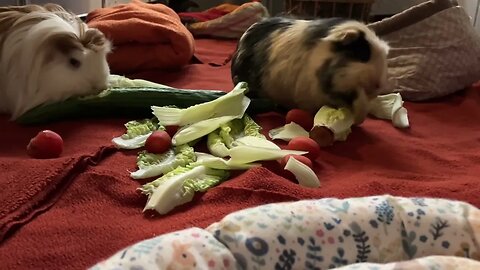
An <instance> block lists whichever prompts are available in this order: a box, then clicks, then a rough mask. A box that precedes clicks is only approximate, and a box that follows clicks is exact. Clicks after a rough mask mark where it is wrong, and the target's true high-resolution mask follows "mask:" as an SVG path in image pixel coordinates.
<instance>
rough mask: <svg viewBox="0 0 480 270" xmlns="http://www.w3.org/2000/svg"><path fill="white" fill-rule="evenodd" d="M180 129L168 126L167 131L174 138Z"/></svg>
mask: <svg viewBox="0 0 480 270" xmlns="http://www.w3.org/2000/svg"><path fill="white" fill-rule="evenodd" d="M178 129H179V126H166V127H165V131H166V132H167V133H168V135H170V137H173V136H174V135H175V133H177V131H178Z"/></svg>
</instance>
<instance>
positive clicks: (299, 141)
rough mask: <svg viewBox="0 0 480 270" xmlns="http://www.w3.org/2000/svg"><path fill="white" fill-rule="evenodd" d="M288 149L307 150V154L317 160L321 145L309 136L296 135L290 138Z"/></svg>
mask: <svg viewBox="0 0 480 270" xmlns="http://www.w3.org/2000/svg"><path fill="white" fill-rule="evenodd" d="M286 148H287V149H288V150H296V151H307V152H308V153H307V154H305V156H306V157H308V158H309V159H310V160H316V159H317V158H318V156H320V146H319V145H318V143H317V142H315V141H314V140H313V139H311V138H309V137H296V138H293V139H292V140H290V141H289V142H288V144H287V147H286Z"/></svg>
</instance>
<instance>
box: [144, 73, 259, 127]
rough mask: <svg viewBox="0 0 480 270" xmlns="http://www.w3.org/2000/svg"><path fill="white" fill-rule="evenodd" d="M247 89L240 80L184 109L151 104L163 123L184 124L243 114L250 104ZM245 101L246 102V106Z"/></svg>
mask: <svg viewBox="0 0 480 270" xmlns="http://www.w3.org/2000/svg"><path fill="white" fill-rule="evenodd" d="M247 90H248V87H247V84H246V83H243V82H241V83H238V84H237V85H236V86H235V88H234V89H233V90H232V91H230V92H228V93H227V94H225V95H223V96H221V97H219V98H216V99H215V100H212V101H209V102H204V103H201V104H197V105H194V106H190V107H188V108H185V109H182V108H174V107H166V106H164V107H158V106H152V111H153V114H154V115H155V116H156V117H157V118H158V119H159V120H160V122H161V123H163V124H164V125H177V126H185V125H189V124H193V123H198V122H200V121H204V120H207V119H211V118H217V117H221V116H228V115H239V114H242V115H243V113H244V112H245V110H246V107H248V105H249V104H250V99H249V98H247V97H246V96H245V92H246V91H247ZM245 103H247V104H246V107H245V106H244V105H245ZM244 107H245V108H244Z"/></svg>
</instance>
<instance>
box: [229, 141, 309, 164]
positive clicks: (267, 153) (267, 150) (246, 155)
mask: <svg viewBox="0 0 480 270" xmlns="http://www.w3.org/2000/svg"><path fill="white" fill-rule="evenodd" d="M229 153H230V157H231V160H232V162H233V163H235V164H241V163H250V162H255V161H260V160H262V161H263V160H276V159H281V158H283V157H285V156H286V155H305V154H306V153H307V152H305V151H295V150H283V149H275V148H271V147H258V146H251V145H239V146H235V147H233V148H231V149H230V151H229Z"/></svg>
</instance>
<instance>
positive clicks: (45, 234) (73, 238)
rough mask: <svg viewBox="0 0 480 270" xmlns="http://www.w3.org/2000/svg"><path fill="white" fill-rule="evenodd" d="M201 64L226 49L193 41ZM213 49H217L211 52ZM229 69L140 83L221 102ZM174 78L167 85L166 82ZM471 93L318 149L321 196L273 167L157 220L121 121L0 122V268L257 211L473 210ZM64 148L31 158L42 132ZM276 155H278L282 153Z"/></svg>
mask: <svg viewBox="0 0 480 270" xmlns="http://www.w3.org/2000/svg"><path fill="white" fill-rule="evenodd" d="M197 46H198V47H199V48H198V49H197V50H198V52H199V57H201V58H203V59H209V60H210V61H207V62H217V63H223V62H226V61H227V59H228V58H229V57H230V55H231V53H232V52H233V50H234V49H235V43H234V42H232V41H220V40H206V39H204V40H201V41H200V42H198V43H197ZM215 48H219V49H218V50H215ZM229 68H230V66H229V63H227V64H224V65H219V66H217V65H210V64H208V63H192V64H189V65H187V66H185V67H183V68H182V70H181V71H180V72H177V73H174V72H172V71H169V72H166V71H158V72H154V71H144V72H139V73H136V74H135V75H133V76H132V78H143V79H148V80H152V81H155V82H158V83H163V84H166V85H169V86H172V87H178V88H183V89H212V90H223V91H229V90H230V89H232V88H233V86H234V85H233V84H232V82H231V80H230V77H229ZM171 75H173V76H172V77H170V76H171ZM479 104H480V87H479V86H477V85H473V86H472V87H470V88H468V89H466V90H464V91H459V92H457V93H455V94H453V95H450V96H449V97H445V98H443V99H437V100H431V101H429V102H422V103H413V102H405V104H404V106H405V107H406V108H407V109H408V112H409V118H410V123H411V128H410V129H408V130H400V129H396V128H394V127H392V124H391V123H390V122H388V121H382V120H377V119H368V120H367V121H366V122H365V123H364V124H363V125H362V126H360V127H356V128H354V129H353V130H352V133H351V135H350V136H349V138H348V140H347V141H345V142H339V143H336V144H334V145H333V146H331V147H327V148H323V149H322V153H321V155H320V157H319V158H318V159H317V160H316V161H315V166H316V167H317V170H316V172H317V174H318V176H319V179H320V181H321V184H322V185H321V187H319V188H315V189H312V188H304V187H301V186H299V185H298V183H297V182H296V181H295V180H293V179H291V177H290V176H289V175H287V174H285V172H284V171H283V170H282V169H281V168H279V166H278V164H277V163H276V162H266V163H265V164H264V166H263V167H260V168H253V169H250V170H247V171H244V172H243V171H241V172H238V173H236V174H233V175H232V177H231V178H230V180H228V181H226V182H224V183H222V184H220V185H219V186H217V187H215V188H212V189H210V190H209V191H208V192H206V193H204V194H197V195H196V196H195V198H194V200H193V201H192V202H191V203H189V204H188V205H184V206H181V207H179V208H178V209H176V210H175V211H173V212H171V213H170V214H168V215H165V216H156V215H152V214H151V213H142V209H143V207H144V206H145V202H146V198H145V196H144V195H142V194H140V193H137V192H136V189H137V188H138V187H139V186H140V184H141V183H139V182H137V181H135V180H132V179H131V178H130V176H129V171H133V170H135V159H136V154H137V151H118V150H116V149H114V148H113V147H112V145H111V142H110V141H111V139H112V138H113V137H116V136H118V135H120V134H122V133H123V132H124V127H123V124H124V123H125V122H127V121H129V120H132V119H130V118H103V119H102V118H98V119H84V120H76V121H67V120H65V121H60V122H54V123H50V124H43V125H37V126H22V125H18V124H16V123H12V122H9V121H8V118H7V117H2V118H0V126H1V127H2V132H1V133H0V149H1V150H0V168H1V170H2V177H0V183H1V186H2V189H1V191H0V203H1V205H2V206H4V207H2V209H0V228H1V235H0V241H1V243H0V257H1V258H2V267H3V268H5V269H25V268H36V269H47V268H50V269H56V268H59V267H65V268H67V267H68V268H69V269H85V268H87V267H90V266H92V265H94V264H95V263H97V262H99V261H101V260H104V259H106V258H108V257H110V256H111V255H113V254H115V252H117V251H118V250H120V249H122V248H125V247H127V246H129V245H132V244H134V243H137V242H139V241H141V240H145V239H149V238H152V237H155V236H159V235H162V234H165V233H169V232H174V231H178V230H183V229H188V228H191V227H198V228H201V229H205V228H207V227H208V226H209V225H210V224H212V223H213V222H216V221H219V220H221V219H222V218H224V217H225V216H226V215H228V214H230V213H232V212H234V211H238V210H242V209H246V208H248V207H254V206H258V205H262V204H268V203H274V202H287V201H296V200H303V199H319V198H329V197H335V198H340V199H341V198H349V197H361V196H372V195H381V194H390V195H393V196H406V197H410V196H416V197H423V196H424V197H437V198H446V199H456V200H461V201H465V202H468V203H471V204H472V205H474V206H476V207H479V206H480V198H479V197H478V194H479V192H480V187H479V186H478V174H479V173H480V167H479V166H478V164H479V161H480V154H479V153H480V143H479V142H480V122H479V121H476V120H475V119H479V118H480V109H479V106H478V105H479ZM255 120H256V121H257V122H258V123H260V124H261V125H262V127H263V131H262V132H264V134H265V135H266V134H267V132H268V130H270V129H271V128H275V127H278V126H280V125H283V124H284V116H283V115H280V114H278V113H265V114H261V115H257V116H256V117H255ZM42 129H52V130H55V131H56V132H58V133H60V134H61V135H62V136H63V138H64V141H65V152H64V153H63V155H62V156H61V157H60V158H59V159H52V160H33V159H29V158H28V157H27V154H26V150H25V147H26V145H27V143H28V140H29V139H30V138H31V137H33V136H34V135H35V134H36V133H37V132H38V131H39V130H42ZM279 145H282V143H281V142H279Z"/></svg>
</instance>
